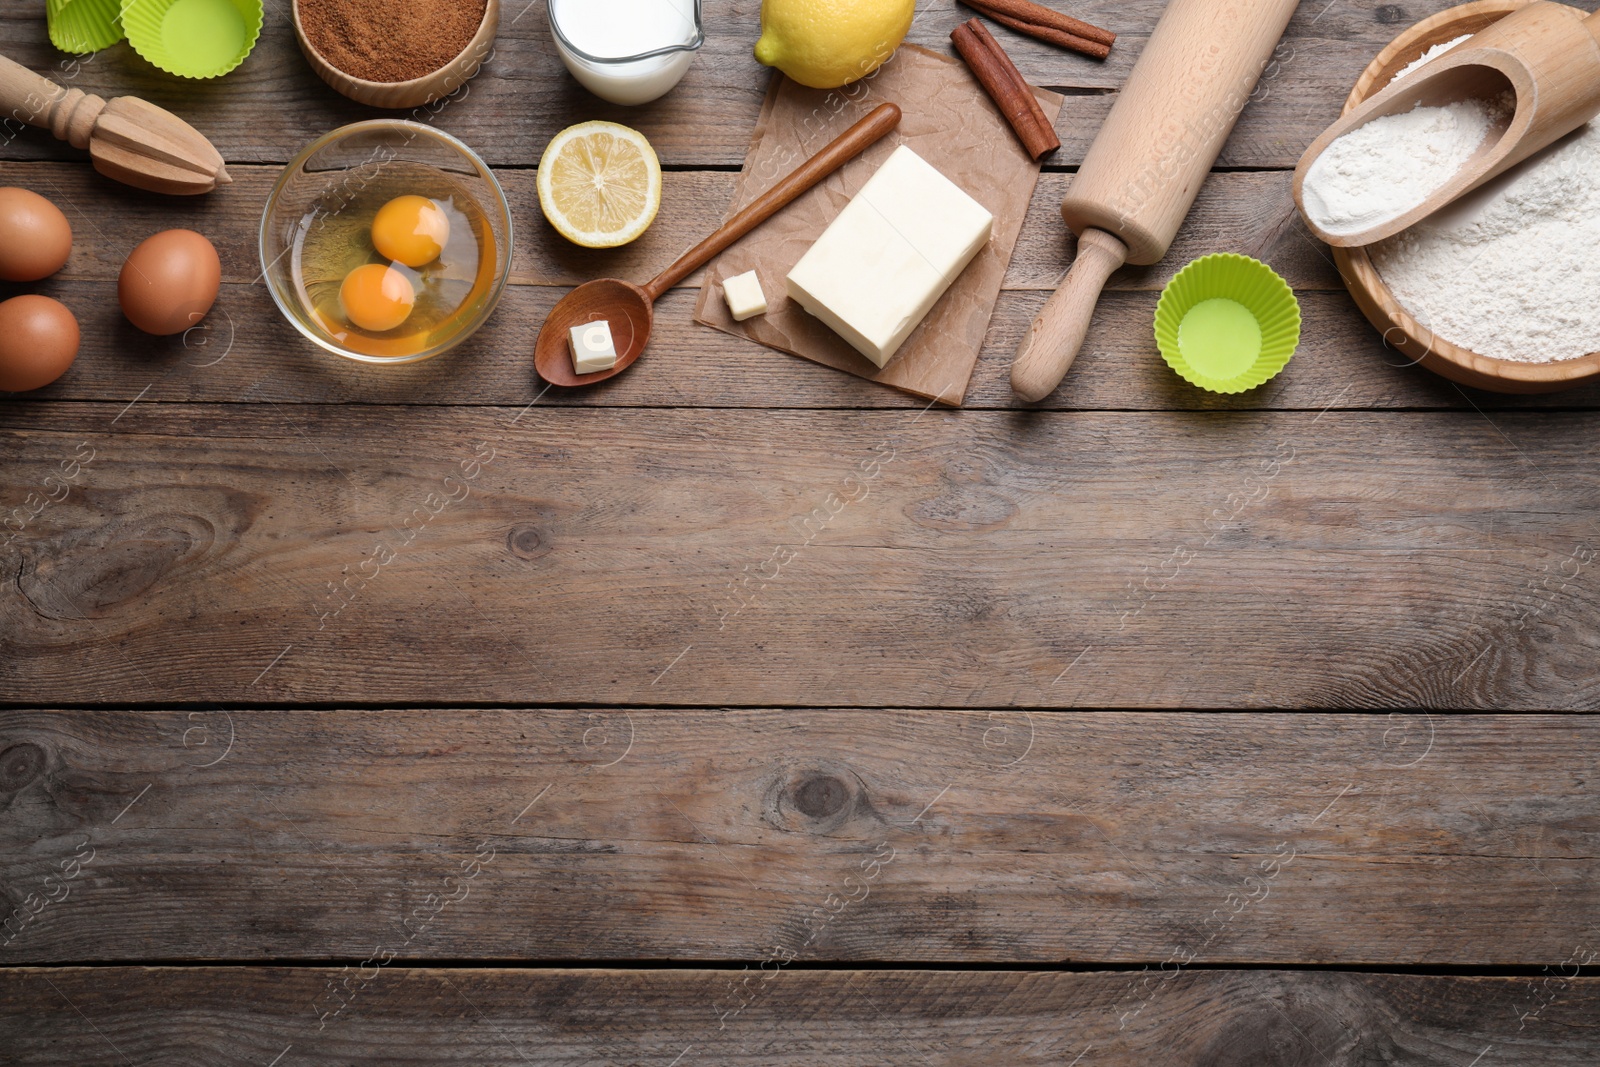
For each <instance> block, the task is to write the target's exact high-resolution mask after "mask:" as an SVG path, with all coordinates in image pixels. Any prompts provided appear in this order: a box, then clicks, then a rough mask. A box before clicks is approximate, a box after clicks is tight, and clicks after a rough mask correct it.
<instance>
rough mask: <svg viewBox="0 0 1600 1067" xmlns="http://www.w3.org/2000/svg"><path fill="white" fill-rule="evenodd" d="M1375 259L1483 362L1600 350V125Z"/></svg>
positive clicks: (1388, 244) (1392, 283) (1415, 305)
mask: <svg viewBox="0 0 1600 1067" xmlns="http://www.w3.org/2000/svg"><path fill="white" fill-rule="evenodd" d="M1369 251H1370V253H1371V256H1372V262H1373V264H1374V265H1375V266H1376V267H1377V268H1378V273H1379V274H1381V275H1383V280H1384V281H1385V282H1387V283H1388V285H1389V288H1390V289H1391V290H1392V291H1393V292H1394V295H1395V297H1396V298H1397V299H1398V300H1399V301H1400V304H1401V305H1402V306H1403V307H1405V309H1406V310H1407V311H1409V312H1411V314H1412V315H1413V316H1415V317H1416V319H1417V320H1418V321H1419V322H1420V323H1421V324H1422V325H1423V326H1424V327H1426V328H1427V329H1429V330H1432V331H1433V332H1434V333H1435V334H1437V335H1438V336H1440V337H1443V338H1445V339H1447V340H1449V341H1451V342H1453V343H1455V344H1457V345H1460V346H1461V347H1463V348H1466V349H1469V350H1471V351H1473V352H1476V353H1478V354H1479V355H1483V356H1492V357H1495V358H1498V359H1510V360H1516V361H1518V362H1521V363H1549V362H1553V361H1555V360H1560V359H1575V358H1577V357H1578V356H1582V355H1587V354H1588V353H1590V352H1597V351H1600V123H1596V124H1594V125H1591V126H1586V127H1584V128H1583V129H1581V130H1579V131H1578V132H1577V133H1575V134H1573V135H1571V136H1570V137H1568V138H1566V139H1565V140H1563V141H1561V142H1559V143H1557V144H1556V145H1553V146H1552V147H1550V148H1547V149H1545V150H1544V151H1543V152H1541V153H1539V154H1538V155H1536V156H1534V157H1533V158H1532V159H1530V160H1528V161H1526V162H1524V163H1522V164H1521V165H1520V166H1517V167H1515V168H1513V169H1512V170H1511V171H1510V172H1509V173H1507V174H1504V175H1501V176H1500V177H1499V178H1497V179H1495V180H1494V181H1493V182H1491V183H1489V184H1488V185H1486V186H1484V187H1483V188H1482V189H1479V190H1477V191H1476V192H1474V193H1472V194H1470V195H1469V196H1467V197H1464V198H1463V199H1462V200H1460V201H1459V202H1457V203H1456V204H1453V205H1451V206H1450V207H1449V208H1448V209H1446V210H1445V211H1442V212H1440V213H1439V214H1437V215H1435V216H1433V217H1432V218H1429V219H1426V220H1424V221H1423V222H1420V223H1418V224H1417V225H1416V226H1413V227H1411V228H1410V229H1408V230H1406V231H1405V232H1404V233H1400V234H1397V235H1396V236H1394V237H1391V238H1389V240H1387V241H1383V242H1381V243H1379V244H1376V245H1373V246H1372V247H1371V249H1369Z"/></svg>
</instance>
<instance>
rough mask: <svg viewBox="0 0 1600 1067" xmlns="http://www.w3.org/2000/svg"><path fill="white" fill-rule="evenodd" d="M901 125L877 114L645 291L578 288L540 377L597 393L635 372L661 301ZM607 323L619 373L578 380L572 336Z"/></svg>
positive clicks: (543, 346) (552, 329) (628, 285)
mask: <svg viewBox="0 0 1600 1067" xmlns="http://www.w3.org/2000/svg"><path fill="white" fill-rule="evenodd" d="M899 124H900V108H899V107H898V106H897V105H895V104H881V105H879V106H878V107H877V108H874V109H873V111H872V113H871V114H870V115H868V116H867V117H866V118H864V119H862V120H861V121H860V122H858V123H856V124H855V125H854V126H852V127H850V128H849V129H848V130H846V131H845V132H844V133H843V134H842V135H841V136H840V137H839V139H838V140H836V141H834V142H833V143H832V144H830V145H828V147H826V148H824V149H823V150H822V151H820V152H818V153H817V154H816V155H814V156H812V157H811V158H810V159H809V160H807V161H806V162H805V163H804V164H803V165H802V166H801V167H800V169H799V170H797V171H795V172H794V173H793V174H791V175H789V176H788V177H787V178H785V179H783V181H781V182H779V183H778V184H777V185H775V186H773V187H772V188H771V189H769V190H768V191H767V192H766V193H764V194H762V196H761V197H760V199H758V200H756V201H755V202H754V203H752V204H751V205H750V206H749V207H747V208H745V209H744V210H743V211H741V212H739V213H738V214H737V215H735V216H734V217H733V218H731V219H729V220H728V221H727V222H725V223H723V225H722V228H721V229H719V230H718V231H717V232H716V233H714V234H712V235H711V236H710V237H707V238H706V239H705V240H704V241H701V242H700V243H699V244H697V245H695V246H694V247H693V248H691V249H690V250H689V251H687V252H685V253H684V254H683V255H682V256H680V257H679V258H678V260H677V262H675V263H673V264H672V266H670V267H668V268H667V269H666V270H664V271H662V272H661V274H660V275H658V276H657V277H656V279H655V280H654V281H652V282H651V283H650V284H648V285H646V286H644V287H643V288H641V287H639V286H637V285H634V284H633V283H632V282H623V281H616V280H614V279H611V278H603V279H601V280H599V281H593V282H586V283H585V284H583V285H580V286H578V287H577V288H576V289H574V290H573V291H572V292H570V293H568V294H567V295H566V296H565V297H563V298H562V299H561V302H560V303H558V304H557V305H556V306H555V307H553V308H551V309H550V314H549V315H548V316H546V318H545V320H544V327H543V328H542V329H541V330H540V331H539V339H538V341H537V342H535V344H534V353H533V361H534V365H535V366H536V367H538V369H539V376H540V377H542V378H543V379H544V380H545V381H547V382H549V383H550V384H551V385H565V386H579V385H594V384H596V383H598V382H603V381H605V380H606V379H607V378H611V377H614V376H615V375H618V374H621V373H622V372H623V371H625V370H627V369H628V368H629V367H631V366H633V364H634V362H635V361H637V360H638V358H639V357H640V356H641V355H643V354H644V349H645V346H646V345H647V344H649V343H650V326H651V323H652V322H653V321H654V319H655V303H656V301H657V300H660V299H661V296H662V294H664V293H666V292H667V290H669V289H671V288H672V287H673V286H674V285H677V284H678V283H679V282H681V281H683V279H685V278H687V277H688V276H689V275H691V274H693V273H694V272H695V271H697V270H699V269H700V268H701V267H703V266H705V265H706V264H707V263H709V262H711V260H712V259H713V258H715V257H716V256H717V255H718V254H720V253H722V252H724V251H726V250H727V248H728V247H729V246H730V245H732V244H733V243H734V242H735V241H737V240H739V238H741V237H743V236H745V235H746V234H747V233H749V232H750V231H751V230H754V229H755V228H756V227H757V226H760V225H761V224H762V223H763V222H766V221H767V220H768V219H770V218H771V217H772V216H773V215H776V214H777V213H778V212H779V211H781V210H782V209H783V208H785V207H787V206H788V205H789V204H791V203H793V202H794V201H795V200H796V199H797V198H799V196H800V195H801V194H802V193H805V192H806V191H807V190H809V189H811V188H812V187H813V186H815V185H816V184H817V183H819V182H821V181H822V180H823V179H824V178H826V177H828V175H830V174H832V173H833V172H834V171H836V170H838V169H839V168H840V167H842V166H844V165H845V164H846V163H848V162H850V161H851V160H852V159H854V158H855V157H856V156H858V155H860V154H861V153H862V152H864V151H865V150H866V149H867V148H869V147H871V146H872V145H873V144H876V143H877V142H878V141H880V140H882V139H883V138H884V137H885V136H886V135H887V134H888V133H889V132H890V131H891V130H893V129H894V128H895V127H896V126H898V125H899ZM601 320H604V321H605V322H608V323H610V324H611V338H612V340H613V341H614V342H615V344H616V348H617V365H616V366H614V367H612V368H611V369H610V370H603V371H598V372H597V373H594V374H577V373H575V372H574V371H573V369H572V347H571V330H572V328H573V327H574V326H581V325H583V324H584V323H586V322H599V321H601Z"/></svg>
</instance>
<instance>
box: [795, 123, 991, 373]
mask: <svg viewBox="0 0 1600 1067" xmlns="http://www.w3.org/2000/svg"><path fill="white" fill-rule="evenodd" d="M993 228H994V216H993V215H991V214H989V212H988V211H986V210H984V207H983V205H982V204H980V203H978V202H977V201H976V200H974V199H973V198H972V197H970V196H968V195H967V194H966V193H965V192H963V191H962V190H961V188H960V187H959V186H957V185H956V184H955V183H954V182H952V181H951V180H950V179H949V178H946V177H945V176H944V175H943V174H940V173H939V172H938V171H937V170H935V169H934V168H933V166H932V165H930V164H929V163H928V162H926V161H925V160H924V159H923V158H922V157H921V156H919V155H917V154H916V153H915V152H913V151H912V150H911V149H909V148H907V147H905V146H904V145H902V146H900V148H898V149H896V150H895V153H894V154H893V155H892V156H890V157H889V159H888V162H886V163H884V165H883V166H882V167H881V168H879V170H878V173H876V174H874V175H873V176H872V179H871V180H870V181H868V182H867V184H866V185H865V186H863V187H862V189H861V192H859V193H857V194H856V197H855V199H854V200H852V201H850V203H848V204H846V205H845V209H844V210H843V211H842V212H840V213H839V217H838V218H836V219H834V220H833V224H832V225H831V226H829V227H828V229H827V230H826V231H825V232H824V233H823V235H822V236H821V237H820V238H818V240H817V243H816V244H814V245H812V246H811V250H810V251H809V252H807V253H806V254H805V256H804V257H803V258H802V259H801V260H800V262H799V263H797V264H796V265H795V268H794V270H792V271H790V272H789V278H788V290H789V298H790V299H791V300H794V301H795V302H796V303H798V304H799V305H800V306H801V307H803V308H805V309H806V310H807V311H809V312H810V313H811V314H813V315H815V316H816V317H817V318H819V319H821V320H822V321H823V322H825V323H827V324H828V325H829V326H830V327H832V329H833V331H834V332H835V333H837V334H838V335H839V336H840V337H843V338H844V339H845V340H846V341H849V342H850V344H851V345H853V346H854V347H855V349H856V351H858V352H860V353H861V354H862V355H863V356H866V357H867V358H868V359H870V360H872V362H873V363H876V364H877V365H878V366H880V367H882V366H884V365H886V364H887V363H888V362H889V360H891V359H893V358H894V354H895V352H897V351H899V349H900V346H901V345H902V344H904V343H905V340H906V338H907V337H910V336H911V333H912V331H913V330H915V329H916V328H917V326H918V325H920V324H921V322H922V320H923V319H924V318H926V317H927V315H928V312H930V311H932V310H933V305H934V304H936V303H938V302H939V298H940V297H941V296H943V295H944V291H945V290H946V289H948V288H949V287H950V283H951V282H953V281H955V280H956V278H957V276H959V275H960V274H961V272H962V271H963V270H965V269H966V267H967V264H968V263H971V262H972V258H973V257H974V256H976V255H977V254H978V252H979V251H980V250H981V249H982V248H983V247H984V246H985V245H987V244H988V243H989V234H990V231H991V230H992V229H993Z"/></svg>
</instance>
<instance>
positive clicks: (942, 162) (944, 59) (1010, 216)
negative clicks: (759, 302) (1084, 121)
mask: <svg viewBox="0 0 1600 1067" xmlns="http://www.w3.org/2000/svg"><path fill="white" fill-rule="evenodd" d="M1034 92H1035V94H1036V95H1037V96H1038V98H1039V104H1040V106H1041V107H1043V108H1044V113H1045V115H1046V116H1047V117H1048V118H1049V119H1050V121H1051V122H1054V121H1055V120H1056V116H1057V115H1059V114H1060V113H1061V107H1062V104H1063V103H1064V99H1063V98H1062V97H1061V96H1059V95H1057V94H1055V93H1051V92H1047V91H1045V90H1043V89H1035V90H1034ZM886 101H892V102H894V103H896V104H899V105H900V108H901V110H902V111H903V112H904V113H905V114H904V117H903V118H902V119H901V120H900V127H899V129H897V130H896V131H895V132H894V133H892V134H890V135H889V136H888V137H885V138H884V139H883V140H882V141H880V142H878V143H877V144H876V145H874V146H873V147H872V148H870V149H868V150H867V152H866V153H865V154H863V155H862V156H861V157H860V158H858V159H856V160H854V161H852V162H851V163H849V164H847V165H846V166H845V167H844V168H843V169H841V170H840V171H838V172H837V173H836V174H834V175H833V176H832V177H830V178H829V179H828V180H827V181H825V182H823V183H822V184H821V185H819V186H817V187H816V188H815V189H813V190H811V191H810V192H809V193H807V194H806V195H805V196H803V197H801V198H800V199H799V200H797V201H795V202H794V203H793V204H791V205H790V206H789V207H787V208H785V209H784V210H783V211H781V212H779V213H778V214H777V215H776V216H774V217H773V218H772V219H770V220H768V221H767V223H766V224H765V225H763V226H762V227H761V228H760V229H758V230H757V231H756V232H755V233H753V234H751V235H750V236H749V237H747V238H745V239H744V240H743V241H741V242H740V243H739V244H737V245H735V246H734V247H733V248H731V249H729V250H728V251H727V252H725V253H723V254H722V256H721V257H720V258H718V259H717V260H715V261H714V262H713V263H712V264H711V266H710V267H708V268H707V270H706V280H705V284H704V286H702V288H701V290H700V302H699V304H698V305H697V306H696V308H695V321H696V322H699V323H702V324H703V325H706V326H711V327H714V328H716V329H718V330H722V331H724V332H726V333H731V334H734V335H735V336H739V337H748V338H750V339H751V340H754V341H759V342H760V343H761V344H764V345H768V346H770V347H772V348H776V349H779V350H781V351H784V352H790V353H793V354H794V355H797V356H803V357H804V358H806V359H810V360H814V361H816V362H818V363H823V364H826V365H827V366H830V367H837V368H838V369H839V370H843V371H849V372H850V373H851V374H856V375H859V376H860V377H863V378H870V379H871V380H873V381H876V382H882V383H883V384H885V385H891V386H894V387H895V388H896V389H903V390H905V391H906V392H908V393H913V394H915V395H917V396H920V397H924V398H926V399H928V400H938V401H939V402H940V403H943V404H949V405H952V406H960V404H961V402H962V400H963V398H965V396H966V392H967V382H968V381H969V380H970V379H971V377H972V369H973V367H974V366H975V365H976V364H977V361H978V353H979V351H980V350H981V349H982V348H983V340H984V336H985V334H986V333H987V332H988V329H989V319H990V317H991V316H992V315H993V314H994V308H995V304H996V303H997V302H998V301H999V298H1000V286H1001V283H1002V282H1003V281H1004V279H1005V273H1006V267H1007V265H1008V264H1009V263H1010V262H1011V253H1012V251H1013V250H1014V249H1015V248H1016V244H1017V235H1018V233H1019V232H1020V231H1021V229H1022V220H1023V218H1024V217H1025V216H1026V215H1027V212H1028V203H1029V201H1031V200H1032V199H1033V190H1034V187H1035V186H1036V185H1037V184H1038V181H1039V164H1037V163H1035V162H1033V161H1032V160H1031V159H1029V158H1028V156H1027V153H1026V152H1024V151H1023V149H1022V145H1021V144H1020V142H1018V140H1017V138H1016V135H1015V134H1013V133H1012V132H1011V127H1010V126H1008V125H1007V124H1006V120H1005V119H1004V117H1002V116H1001V114H1000V111H999V109H997V108H996V107H995V106H994V104H993V103H992V102H991V101H990V100H989V97H988V95H987V94H985V93H984V91H983V87H982V86H981V85H979V84H978V80H977V79H976V78H974V77H973V76H972V74H971V72H970V71H968V70H967V67H966V65H965V64H964V63H962V62H961V61H960V60H959V59H954V58H951V57H948V56H942V55H939V54H938V53H936V52H931V51H929V50H928V49H926V48H920V47H918V46H916V45H902V46H901V48H900V50H899V52H898V53H897V54H896V55H895V57H894V58H893V59H892V60H890V61H889V62H888V63H887V64H885V65H884V66H883V67H882V68H880V69H879V70H878V72H877V73H876V74H874V75H873V76H872V77H870V78H868V79H865V80H863V81H860V82H857V83H856V84H854V85H849V86H846V87H845V88H843V89H835V90H832V91H825V90H819V89H807V88H805V87H804V86H801V85H799V84H797V83H795V82H792V81H790V80H789V79H788V78H785V77H783V76H782V75H774V79H773V85H772V88H771V89H770V90H769V91H768V93H767V100H766V104H765V106H764V107H763V108H762V110H761V118H760V120H759V121H758V122H757V124H756V132H755V137H754V139H753V140H752V141H751V145H750V153H749V155H748V156H747V157H746V159H745V166H744V172H743V173H742V174H741V175H740V179H739V185H738V187H737V189H736V190H735V193H734V203H733V206H732V207H731V208H730V209H729V212H728V213H729V215H732V214H733V213H734V212H736V211H738V210H739V209H740V208H742V207H744V206H745V205H747V204H749V203H750V202H751V201H752V200H754V199H756V197H758V196H760V195H761V194H762V193H764V192H766V191H767V190H768V189H770V188H771V187H772V186H774V185H776V184H777V183H778V182H779V181H780V180H781V179H783V178H784V177H786V176H787V175H788V174H790V173H791V172H792V171H793V170H794V169H795V168H796V167H798V166H799V165H800V164H801V163H803V162H805V160H807V159H809V158H810V157H811V156H812V155H814V154H815V153H816V152H818V151H820V150H821V149H822V148H823V147H824V146H826V145H827V144H828V142H829V141H832V140H833V139H834V138H835V137H838V136H839V135H840V134H841V133H843V132H844V131H845V130H847V129H849V128H850V126H851V125H853V124H854V123H855V122H857V121H858V120H860V119H861V118H863V117H864V116H865V115H866V114H867V112H869V111H871V110H872V109H873V108H875V107H877V106H878V105H879V104H882V103H884V102H886ZM902 144H905V145H910V146H911V149H912V151H914V152H916V153H917V154H918V155H919V156H921V157H922V158H923V159H925V160H927V161H928V162H929V163H931V164H933V166H934V167H936V168H937V169H938V170H939V171H940V173H942V174H944V176H945V177H947V178H949V179H950V180H951V181H953V182H955V183H956V184H957V185H959V186H960V187H961V188H962V189H964V190H966V192H967V193H968V195H970V196H971V197H972V198H973V199H975V200H977V201H978V202H979V203H980V204H982V205H983V206H984V207H985V208H987V209H988V210H989V212H990V213H991V214H992V215H994V236H993V237H992V238H991V240H990V242H989V246H988V247H987V248H985V249H984V250H983V251H981V252H979V253H978V255H977V257H976V258H975V259H974V260H973V261H972V263H971V264H970V265H969V266H968V267H967V269H966V270H965V271H964V272H963V273H962V275H961V276H960V277H959V278H957V279H956V281H955V283H954V284H953V285H951V286H950V289H949V290H948V291H947V292H946V293H945V295H944V296H943V297H942V298H940V300H939V303H938V304H937V305H935V306H934V309H933V311H932V312H930V313H929V315H928V317H927V319H925V320H924V321H923V323H922V325H921V326H920V327H918V329H917V331H916V332H915V333H913V334H912V335H911V337H910V338H909V339H908V340H907V341H906V343H905V344H904V345H903V346H902V347H901V349H900V351H899V352H898V353H897V354H896V355H895V357H894V359H892V360H891V361H890V362H889V365H888V366H887V367H885V368H883V369H882V370H879V369H878V368H877V367H875V366H873V365H872V362H871V361H870V360H868V359H866V358H865V357H864V356H862V355H861V354H860V353H858V352H857V351H856V350H855V349H853V348H851V347H850V345H849V344H848V343H847V342H846V341H844V340H843V339H842V338H840V337H839V336H838V335H837V334H835V333H834V332H833V331H832V330H830V329H829V328H828V327H827V326H825V325H823V324H822V322H821V321H820V320H818V319H815V318H812V317H811V316H810V315H808V314H807V313H806V312H805V311H803V310H802V309H801V308H800V306H799V305H798V304H795V303H792V302H791V301H790V300H789V299H788V297H787V295H786V289H785V285H784V279H785V278H786V277H787V276H788V274H789V271H790V270H792V269H793V267H794V265H795V264H796V263H798V262H799V261H800V257H801V256H803V255H805V253H806V251H807V250H808V249H810V247H811V245H812V243H813V242H815V241H816V239H817V238H818V237H821V236H822V231H823V230H825V229H827V227H828V224H829V223H830V222H832V221H833V220H834V218H835V217H836V216H837V215H838V214H839V212H840V211H842V210H844V206H845V204H847V203H849V201H850V198H851V197H852V196H854V195H855V193H856V192H858V191H859V190H860V189H861V187H862V186H863V185H865V184H866V183H867V179H868V178H870V177H871V176H872V175H873V174H874V173H876V172H877V169H878V167H879V166H881V165H882V164H883V162H884V161H885V160H886V159H888V158H889V155H890V153H892V152H893V151H894V150H895V149H896V148H897V147H898V146H900V145H902ZM748 270H754V271H755V272H756V273H757V274H758V275H759V276H760V278H761V287H762V289H764V290H765V291H766V294H767V304H768V311H767V313H766V314H765V315H762V316H758V317H756V318H754V319H750V320H747V321H745V322H734V321H733V318H732V316H731V315H729V314H728V305H727V303H726V302H725V301H724V300H723V297H722V281H723V279H725V278H731V277H733V276H734V275H736V274H743V273H744V272H745V271H748Z"/></svg>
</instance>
